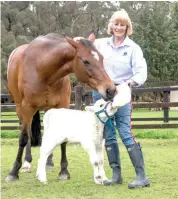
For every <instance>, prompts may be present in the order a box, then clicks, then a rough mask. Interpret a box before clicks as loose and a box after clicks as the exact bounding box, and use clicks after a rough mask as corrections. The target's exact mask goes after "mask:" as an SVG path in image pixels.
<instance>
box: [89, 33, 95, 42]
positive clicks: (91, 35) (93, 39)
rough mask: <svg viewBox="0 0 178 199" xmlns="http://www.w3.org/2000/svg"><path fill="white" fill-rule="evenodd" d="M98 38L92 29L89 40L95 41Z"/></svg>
mask: <svg viewBox="0 0 178 199" xmlns="http://www.w3.org/2000/svg"><path fill="white" fill-rule="evenodd" d="M95 39H96V35H95V33H94V32H93V31H91V33H90V35H89V36H88V40H90V41H92V42H94V41H95Z"/></svg>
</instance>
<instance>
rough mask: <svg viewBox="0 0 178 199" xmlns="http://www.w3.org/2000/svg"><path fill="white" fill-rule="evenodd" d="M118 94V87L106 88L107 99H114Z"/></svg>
mask: <svg viewBox="0 0 178 199" xmlns="http://www.w3.org/2000/svg"><path fill="white" fill-rule="evenodd" d="M115 94H116V88H114V89H109V88H107V89H106V101H109V100H112V99H113V98H114V96H115Z"/></svg>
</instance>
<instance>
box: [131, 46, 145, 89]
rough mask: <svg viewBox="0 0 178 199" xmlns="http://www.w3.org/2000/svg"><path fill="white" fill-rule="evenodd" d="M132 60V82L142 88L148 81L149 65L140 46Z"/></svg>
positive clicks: (134, 52) (133, 53) (134, 51)
mask: <svg viewBox="0 0 178 199" xmlns="http://www.w3.org/2000/svg"><path fill="white" fill-rule="evenodd" d="M131 60H132V61H131V63H132V71H133V76H132V77H131V79H130V80H133V81H135V82H136V83H137V84H138V85H137V86H141V85H142V84H143V83H144V82H145V81H146V79H147V63H146V60H145V58H144V57H143V52H142V50H141V48H140V47H139V46H135V48H134V49H133V52H132V59H131Z"/></svg>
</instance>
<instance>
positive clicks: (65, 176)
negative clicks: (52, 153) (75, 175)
mask: <svg viewBox="0 0 178 199" xmlns="http://www.w3.org/2000/svg"><path fill="white" fill-rule="evenodd" d="M66 144H67V142H64V143H62V144H61V171H60V172H59V180H67V179H70V173H69V172H68V170H67V166H68V161H67V156H66Z"/></svg>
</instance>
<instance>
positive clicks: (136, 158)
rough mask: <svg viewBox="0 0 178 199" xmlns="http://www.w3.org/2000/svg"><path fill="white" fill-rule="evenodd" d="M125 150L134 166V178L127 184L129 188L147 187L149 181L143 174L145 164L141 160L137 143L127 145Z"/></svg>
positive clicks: (141, 155)
mask: <svg viewBox="0 0 178 199" xmlns="http://www.w3.org/2000/svg"><path fill="white" fill-rule="evenodd" d="M127 151H128V154H129V156H130V159H131V161H132V164H133V166H134V168H135V172H136V179H135V180H134V181H133V182H132V183H131V184H129V185H128V188H129V189H134V188H137V187H148V186H150V182H149V180H148V179H147V177H146V176H145V168H144V167H145V166H144V160H143V154H142V150H141V147H140V144H139V143H135V144H133V145H130V146H127Z"/></svg>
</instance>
